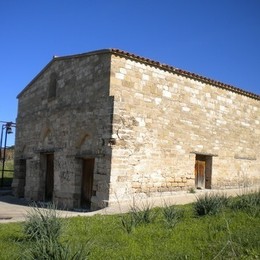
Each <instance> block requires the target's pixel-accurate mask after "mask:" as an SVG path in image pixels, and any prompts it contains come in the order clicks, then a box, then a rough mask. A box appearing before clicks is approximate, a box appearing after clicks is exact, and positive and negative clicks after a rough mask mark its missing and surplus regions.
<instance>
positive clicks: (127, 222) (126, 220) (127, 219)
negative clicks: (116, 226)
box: [121, 214, 136, 234]
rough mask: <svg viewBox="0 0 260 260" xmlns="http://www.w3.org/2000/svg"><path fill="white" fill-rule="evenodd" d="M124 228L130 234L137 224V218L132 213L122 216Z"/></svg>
mask: <svg viewBox="0 0 260 260" xmlns="http://www.w3.org/2000/svg"><path fill="white" fill-rule="evenodd" d="M121 224H122V228H123V229H124V230H125V231H126V232H127V233H128V234H130V233H131V232H132V231H133V229H134V228H135V226H136V223H135V220H134V218H133V217H132V215H131V214H124V215H122V216H121Z"/></svg>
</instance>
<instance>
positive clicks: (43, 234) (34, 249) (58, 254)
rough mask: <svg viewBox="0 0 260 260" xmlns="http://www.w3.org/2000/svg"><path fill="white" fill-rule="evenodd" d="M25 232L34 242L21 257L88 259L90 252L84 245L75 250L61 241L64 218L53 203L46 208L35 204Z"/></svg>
mask: <svg viewBox="0 0 260 260" xmlns="http://www.w3.org/2000/svg"><path fill="white" fill-rule="evenodd" d="M24 232H25V234H26V236H27V237H28V238H29V241H32V243H31V247H29V249H27V250H26V251H25V252H24V254H22V256H21V259H28V260H29V259H46V260H47V259H52V260H67V259H71V260H81V259H86V255H87V254H88V253H87V254H86V253H85V251H84V250H83V247H82V248H80V249H77V250H76V252H73V250H72V249H71V247H70V245H69V244H65V245H64V244H62V243H61V242H60V236H61V233H62V220H61V219H60V218H59V216H58V213H57V210H56V206H55V205H54V204H52V203H50V204H48V205H47V208H46V209H43V208H39V207H37V205H36V204H34V205H33V207H32V208H31V211H30V212H28V216H27V221H26V222H25V224H24Z"/></svg>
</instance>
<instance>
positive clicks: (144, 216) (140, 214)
mask: <svg viewBox="0 0 260 260" xmlns="http://www.w3.org/2000/svg"><path fill="white" fill-rule="evenodd" d="M130 215H131V218H132V219H133V222H134V223H135V225H138V224H149V223H151V222H153V221H154V219H155V218H156V215H157V213H156V211H155V210H153V209H152V206H151V205H150V204H143V205H142V206H141V207H137V206H132V207H131V210H130Z"/></svg>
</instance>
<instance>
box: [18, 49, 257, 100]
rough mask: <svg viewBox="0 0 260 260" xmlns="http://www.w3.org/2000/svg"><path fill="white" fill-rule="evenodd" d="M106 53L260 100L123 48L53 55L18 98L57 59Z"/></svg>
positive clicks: (236, 89) (234, 88) (242, 91)
mask: <svg viewBox="0 0 260 260" xmlns="http://www.w3.org/2000/svg"><path fill="white" fill-rule="evenodd" d="M105 53H111V54H114V55H117V56H120V57H125V58H127V59H132V60H135V61H138V62H141V63H145V64H147V65H150V66H154V67H157V68H160V69H162V70H166V71H169V72H172V73H176V74H178V75H181V76H184V77H188V78H191V79H195V80H198V81H201V82H204V83H207V84H211V85H214V86H216V87H219V88H222V89H226V90H229V91H232V92H235V93H238V94H241V95H244V96H247V97H250V98H253V99H257V100H260V95H257V94H254V93H252V92H249V91H246V90H243V89H240V88H237V87H234V86H231V85H228V84H225V83H222V82H220V81H216V80H213V79H210V78H207V77H204V76H201V75H198V74H195V73H192V72H189V71H186V70H182V69H178V68H175V67H172V66H170V65H167V64H163V63H160V62H158V61H154V60H151V59H147V58H144V57H141V56H138V55H136V54H132V53H129V52H126V51H122V50H119V49H102V50H97V51H91V52H87V53H82V54H76V55H68V56H61V57H58V56H53V59H52V60H51V61H50V62H49V63H48V64H47V65H46V66H45V67H44V68H43V69H42V70H41V72H40V73H39V74H38V75H37V76H36V77H35V78H34V79H33V80H32V81H31V82H30V83H29V84H28V85H27V87H26V88H25V89H23V90H22V92H21V93H20V94H19V95H18V98H19V97H20V95H21V94H22V93H23V92H24V91H25V90H26V89H27V88H28V87H29V86H30V85H31V84H32V83H33V82H34V81H35V80H36V79H37V78H38V77H39V76H40V75H41V74H42V73H43V72H44V71H45V70H46V69H47V68H48V67H49V66H50V65H51V64H52V63H53V62H55V61H56V60H57V61H58V60H65V59H72V58H80V57H85V56H91V55H98V54H105Z"/></svg>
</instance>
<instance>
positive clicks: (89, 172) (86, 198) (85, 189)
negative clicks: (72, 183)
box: [80, 158, 95, 208]
mask: <svg viewBox="0 0 260 260" xmlns="http://www.w3.org/2000/svg"><path fill="white" fill-rule="evenodd" d="M94 171H95V158H82V172H81V198H80V206H81V207H82V208H90V207H91V197H92V196H93V182H94ZM86 182H87V183H86ZM84 183H85V184H86V185H84Z"/></svg>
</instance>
